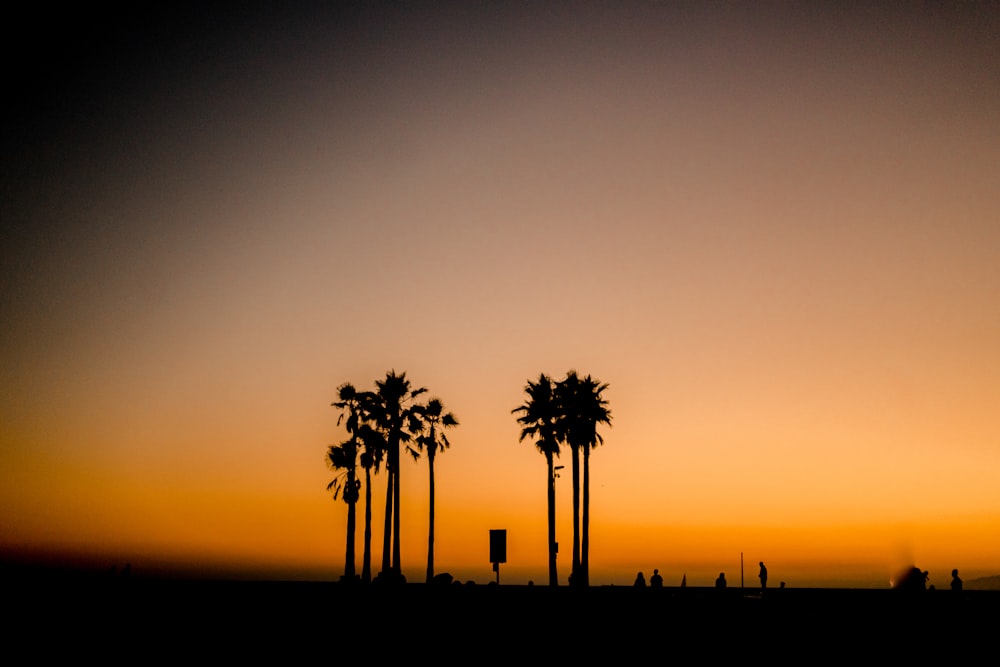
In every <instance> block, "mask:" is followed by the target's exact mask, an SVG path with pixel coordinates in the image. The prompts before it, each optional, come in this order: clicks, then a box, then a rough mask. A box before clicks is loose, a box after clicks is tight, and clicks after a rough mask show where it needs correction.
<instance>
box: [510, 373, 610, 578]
mask: <svg viewBox="0 0 1000 667" xmlns="http://www.w3.org/2000/svg"><path fill="white" fill-rule="evenodd" d="M607 388H608V385H607V384H602V383H601V382H599V381H598V380H595V379H593V378H591V377H590V376H589V375H587V376H585V377H580V376H579V375H578V374H577V372H576V371H574V370H571V371H569V372H568V373H566V377H565V378H563V379H562V380H559V381H554V380H552V378H550V377H549V376H547V375H545V374H544V373H542V374H540V375H539V376H538V380H536V381H531V380H528V384H527V386H526V387H525V388H524V391H525V393H526V394H527V395H528V397H527V399H526V400H525V402H524V403H523V404H522V405H520V406H518V407H516V408H514V410H513V411H512V413H513V414H518V415H519V416H518V418H517V421H518V423H519V424H520V425H521V435H520V438H519V441H523V440H524V439H525V438H531V439H533V440H534V442H535V446H536V447H538V451H540V452H541V453H542V454H543V455H544V456H545V462H546V465H547V467H548V475H547V478H546V480H547V481H546V483H547V499H548V543H549V585H550V586H558V585H559V576H558V572H557V570H556V527H555V526H556V509H555V507H556V489H555V477H556V473H555V470H556V468H555V461H554V459H555V457H557V456H559V448H560V446H561V445H567V446H569V448H570V451H571V453H572V456H573V458H572V464H573V565H572V570H571V574H570V584H571V585H573V586H584V587H586V586H589V585H590V558H589V552H590V450H591V449H592V448H593V447H596V446H597V445H598V444H602V443H603V442H604V439H603V438H602V437H601V435H600V434H599V433H598V432H597V427H598V425H600V424H605V425H608V426H610V425H611V411H610V410H609V409H608V402H607V400H605V399H604V397H603V396H602V394H603V392H604V390H605V389H607ZM581 453H582V456H583V484H582V496H583V513H582V517H581V511H580V505H581V483H580V467H581V466H580V458H581ZM581 535H582V537H581Z"/></svg>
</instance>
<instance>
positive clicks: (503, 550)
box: [490, 529, 507, 586]
mask: <svg viewBox="0 0 1000 667" xmlns="http://www.w3.org/2000/svg"><path fill="white" fill-rule="evenodd" d="M490 562H491V563H493V571H494V572H496V573H497V585H498V586H499V585H500V563H506V562H507V530H506V529H498V530H494V529H491V530H490Z"/></svg>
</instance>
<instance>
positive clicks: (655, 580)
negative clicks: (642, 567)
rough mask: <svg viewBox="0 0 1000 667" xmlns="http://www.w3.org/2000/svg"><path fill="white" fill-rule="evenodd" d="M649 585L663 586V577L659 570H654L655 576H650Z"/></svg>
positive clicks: (654, 586)
mask: <svg viewBox="0 0 1000 667" xmlns="http://www.w3.org/2000/svg"><path fill="white" fill-rule="evenodd" d="M649 585H650V586H652V587H653V588H663V577H662V576H660V571H659V570H653V576H652V577H650V578H649Z"/></svg>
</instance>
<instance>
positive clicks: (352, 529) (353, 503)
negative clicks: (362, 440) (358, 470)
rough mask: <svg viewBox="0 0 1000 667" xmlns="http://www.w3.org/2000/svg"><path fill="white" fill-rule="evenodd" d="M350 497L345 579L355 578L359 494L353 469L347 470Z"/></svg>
mask: <svg viewBox="0 0 1000 667" xmlns="http://www.w3.org/2000/svg"><path fill="white" fill-rule="evenodd" d="M345 490H346V491H347V493H348V498H349V499H350V500H349V501H348V503H347V553H346V554H345V555H344V579H345V580H347V581H352V580H353V579H354V573H355V570H354V536H355V534H356V533H357V505H358V501H357V496H356V491H355V475H354V470H353V469H348V471H347V487H346V489H345Z"/></svg>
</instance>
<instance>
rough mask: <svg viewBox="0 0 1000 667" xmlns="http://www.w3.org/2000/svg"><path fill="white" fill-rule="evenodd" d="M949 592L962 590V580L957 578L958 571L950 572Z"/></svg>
mask: <svg viewBox="0 0 1000 667" xmlns="http://www.w3.org/2000/svg"><path fill="white" fill-rule="evenodd" d="M951 590H953V591H960V590H962V580H961V579H959V578H958V570H952V571H951Z"/></svg>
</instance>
